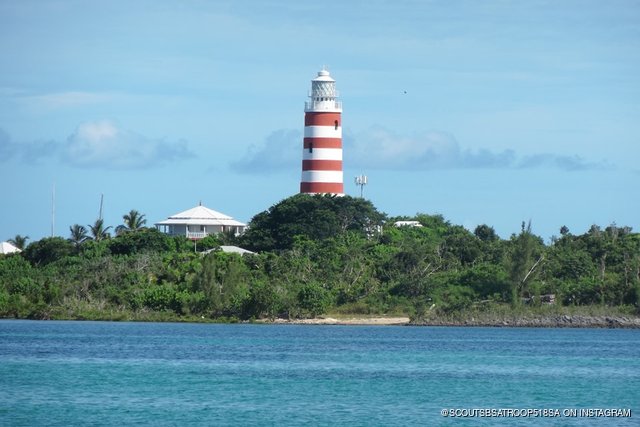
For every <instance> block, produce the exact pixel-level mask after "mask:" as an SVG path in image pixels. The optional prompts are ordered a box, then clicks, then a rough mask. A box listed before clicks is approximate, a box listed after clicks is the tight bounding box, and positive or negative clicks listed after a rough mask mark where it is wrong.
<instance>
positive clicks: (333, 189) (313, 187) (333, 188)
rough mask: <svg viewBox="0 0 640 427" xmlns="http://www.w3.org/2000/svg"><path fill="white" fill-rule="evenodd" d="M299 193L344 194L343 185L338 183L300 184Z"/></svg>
mask: <svg viewBox="0 0 640 427" xmlns="http://www.w3.org/2000/svg"><path fill="white" fill-rule="evenodd" d="M300 192H301V193H344V185H343V184H342V183H340V182H301V183H300Z"/></svg>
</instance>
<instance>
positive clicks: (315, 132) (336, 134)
mask: <svg viewBox="0 0 640 427" xmlns="http://www.w3.org/2000/svg"><path fill="white" fill-rule="evenodd" d="M304 137H305V138H342V127H341V126H338V129H336V127H335V126H305V127H304Z"/></svg>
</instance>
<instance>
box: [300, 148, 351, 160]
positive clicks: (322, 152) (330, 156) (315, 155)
mask: <svg viewBox="0 0 640 427" xmlns="http://www.w3.org/2000/svg"><path fill="white" fill-rule="evenodd" d="M302 160H342V148H314V149H313V151H311V152H309V149H308V148H305V149H303V150H302Z"/></svg>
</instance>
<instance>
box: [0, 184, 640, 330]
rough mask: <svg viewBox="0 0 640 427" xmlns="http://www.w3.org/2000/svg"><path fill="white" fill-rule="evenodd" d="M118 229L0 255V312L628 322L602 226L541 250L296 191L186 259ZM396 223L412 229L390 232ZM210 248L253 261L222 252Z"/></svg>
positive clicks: (77, 233) (518, 239)
mask: <svg viewBox="0 0 640 427" xmlns="http://www.w3.org/2000/svg"><path fill="white" fill-rule="evenodd" d="M123 220H124V224H123V225H121V226H118V227H116V228H115V230H116V234H115V236H111V234H110V233H109V230H110V229H111V227H106V226H105V224H104V223H103V221H102V220H98V221H96V222H95V223H94V224H93V225H90V226H87V227H85V226H82V225H78V224H75V225H73V226H71V227H69V231H70V234H69V238H68V239H65V238H62V237H52V238H44V239H41V240H38V241H34V242H31V243H30V244H29V245H27V246H26V247H25V248H24V251H23V252H21V253H20V254H12V255H6V256H0V316H2V317H17V318H33V319H109V320H126V319H128V320H170V321H195V320H198V321H210V320H215V321H238V320H251V319H259V318H275V317H288V318H304V317H313V316H317V315H321V314H323V313H327V312H330V313H336V314H338V315H346V314H356V315H374V314H395V315H398V314H403V315H407V316H411V317H412V318H413V319H416V320H420V319H438V318H440V319H454V318H456V319H457V318H461V317H464V316H468V315H473V316H476V317H480V318H482V317H483V316H485V317H487V316H488V317H490V316H491V315H492V314H496V315H505V314H508V313H511V314H515V315H525V314H526V313H529V314H532V313H533V314H540V313H556V314H557V313H567V312H571V313H574V312H576V310H586V311H585V312H597V313H602V312H607V313H624V314H638V313H639V305H640V234H638V233H632V231H631V229H630V228H629V227H618V226H616V225H615V224H612V225H610V226H608V227H606V228H605V229H601V228H600V227H598V226H595V225H594V226H592V227H591V228H590V229H589V230H588V231H587V232H586V233H584V234H582V235H573V234H571V233H570V231H569V230H568V229H567V228H566V227H562V228H561V229H560V236H559V237H554V238H552V240H551V242H550V243H549V244H545V243H544V241H543V240H542V239H541V238H540V237H538V236H536V235H535V234H533V232H532V229H531V224H526V223H522V227H521V231H520V233H518V234H514V235H512V236H511V237H510V238H509V239H506V240H503V239H501V238H499V237H498V236H497V235H496V233H495V231H494V230H493V228H492V227H490V226H488V225H480V226H478V227H477V228H476V229H475V231H474V232H473V233H472V232H470V231H468V230H466V229H464V228H463V227H461V226H458V225H453V224H450V223H449V222H448V221H446V220H445V219H444V218H443V217H442V216H440V215H425V214H418V215H416V216H415V217H412V218H408V217H402V218H388V217H387V216H385V215H384V214H382V213H380V212H378V211H377V210H376V208H375V207H374V206H373V205H372V204H371V203H370V202H368V201H366V200H363V199H359V198H352V197H333V196H309V195H296V196H293V197H290V198H288V199H285V200H283V201H281V202H280V203H278V204H276V205H274V206H272V207H271V208H270V209H269V210H267V211H264V212H262V213H259V214H257V215H256V216H255V217H254V218H253V220H252V221H251V222H250V224H249V229H248V231H247V232H246V233H245V234H244V235H243V236H240V237H235V236H232V235H220V236H208V237H207V238H206V239H203V240H201V241H199V242H198V245H197V248H198V250H200V251H204V250H206V249H212V250H211V251H210V252H209V253H207V254H204V253H195V252H194V245H193V243H192V242H190V241H188V240H186V239H185V238H178V237H170V236H167V235H164V234H162V233H160V232H158V231H157V230H155V229H150V228H145V227H144V225H145V219H144V215H143V214H140V213H139V212H138V211H136V210H131V211H130V212H129V213H128V214H126V215H124V216H123ZM398 220H413V221H418V222H419V223H420V224H421V225H422V227H412V226H402V227H396V226H395V225H394V223H395V222H396V221H398ZM18 237H20V236H16V239H14V240H21V239H18ZM24 240H26V238H24ZM223 243H224V244H237V245H239V246H242V247H244V248H247V249H251V250H254V251H257V252H258V253H256V254H255V255H245V256H240V255H238V254H230V253H224V252H221V251H219V250H217V248H219V246H220V245H221V244H223ZM23 244H24V241H23ZM552 300H553V301H555V303H553V304H552V303H550V301H552Z"/></svg>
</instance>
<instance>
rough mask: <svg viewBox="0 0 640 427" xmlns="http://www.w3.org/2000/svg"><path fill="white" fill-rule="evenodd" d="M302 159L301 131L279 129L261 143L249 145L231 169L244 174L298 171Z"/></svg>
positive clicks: (232, 164)
mask: <svg viewBox="0 0 640 427" xmlns="http://www.w3.org/2000/svg"><path fill="white" fill-rule="evenodd" d="M301 161H302V132H301V131H299V130H291V129H280V130H277V131H275V132H272V133H271V134H270V135H269V136H267V138H266V139H265V140H264V142H263V143H261V144H253V145H251V146H250V147H249V148H248V150H247V152H246V153H245V155H244V157H243V158H242V159H240V160H238V161H236V162H232V163H231V169H233V170H235V171H236V172H240V173H246V174H261V173H273V172H286V171H298V170H299V168H300V162H301Z"/></svg>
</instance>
